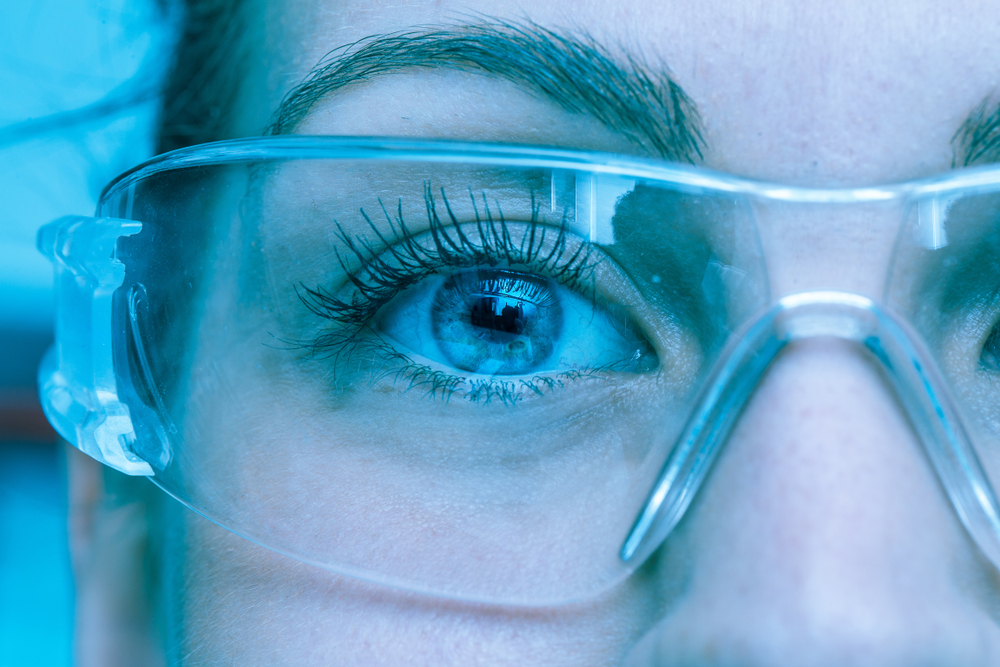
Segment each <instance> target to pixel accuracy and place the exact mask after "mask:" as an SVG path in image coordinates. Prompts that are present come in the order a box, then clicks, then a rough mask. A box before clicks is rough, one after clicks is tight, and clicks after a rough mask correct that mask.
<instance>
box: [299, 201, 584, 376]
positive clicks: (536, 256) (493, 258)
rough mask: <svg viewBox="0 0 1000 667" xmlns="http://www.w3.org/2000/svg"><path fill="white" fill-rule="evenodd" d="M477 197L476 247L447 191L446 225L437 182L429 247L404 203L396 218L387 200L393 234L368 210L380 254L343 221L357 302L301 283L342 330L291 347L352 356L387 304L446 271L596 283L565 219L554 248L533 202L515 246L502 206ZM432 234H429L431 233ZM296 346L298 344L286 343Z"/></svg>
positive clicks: (430, 206) (307, 300)
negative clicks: (354, 265) (500, 269)
mask: <svg viewBox="0 0 1000 667" xmlns="http://www.w3.org/2000/svg"><path fill="white" fill-rule="evenodd" d="M469 197H470V200H471V201H472V204H473V211H474V218H475V219H474V220H473V221H469V222H468V223H465V224H473V223H474V224H475V225H476V229H477V232H478V234H479V238H480V240H481V241H480V242H479V243H476V242H473V241H472V240H471V239H470V238H469V237H468V236H467V235H466V233H465V232H464V231H463V230H462V224H463V223H461V222H460V221H459V219H458V218H457V217H456V216H455V214H454V212H453V211H452V208H451V205H450V204H449V202H448V198H447V196H446V195H445V192H444V188H441V191H440V198H441V202H442V203H443V205H444V208H445V210H446V211H447V218H448V220H449V222H450V225H449V224H446V223H445V221H443V220H442V219H441V216H440V215H439V213H438V206H437V201H436V198H435V196H434V193H433V191H432V189H431V186H430V184H429V183H424V204H425V209H426V212H427V222H428V232H427V233H429V235H430V239H431V244H430V246H429V247H425V246H424V245H422V244H421V243H419V242H418V241H417V237H416V236H414V235H413V234H412V232H411V231H410V229H409V227H408V226H407V224H406V222H405V220H404V218H403V211H402V208H403V205H402V199H400V200H399V203H398V206H397V212H396V216H395V219H394V218H393V216H391V215H390V214H389V211H388V210H387V209H386V207H385V205H384V204H383V203H382V200H381V199H379V200H378V201H379V206H380V207H381V210H382V213H383V215H384V216H385V219H386V222H387V224H388V227H389V230H390V233H389V235H386V234H384V233H383V232H381V231H380V230H379V229H378V227H377V226H376V224H375V222H374V221H373V220H372V219H371V218H370V217H369V216H368V214H367V213H366V212H365V211H364V209H361V215H362V216H363V217H364V219H365V220H366V222H367V223H368V226H369V227H370V229H371V230H372V232H373V233H374V235H375V237H376V238H377V240H378V243H380V244H381V246H382V248H381V249H379V248H376V247H375V246H374V244H373V243H372V241H370V240H369V239H367V238H365V237H357V238H352V237H351V236H350V235H349V234H348V233H347V232H345V231H344V229H343V227H342V226H341V225H340V223H335V224H336V226H337V237H338V239H339V240H340V241H341V243H342V244H343V245H344V247H345V248H346V250H347V252H348V253H350V255H353V257H354V258H355V260H356V261H357V262H358V263H359V264H360V268H359V269H356V270H354V271H351V270H350V268H349V265H348V261H347V260H346V259H345V258H344V256H343V255H342V254H341V253H340V251H339V250H337V251H335V252H336V256H337V261H338V263H339V265H340V267H341V268H342V269H343V270H344V272H345V273H346V275H347V276H348V279H349V280H350V281H351V283H352V284H353V286H354V288H355V290H354V292H353V294H352V296H351V299H350V301H345V300H343V299H341V298H339V297H337V296H336V295H334V294H332V293H331V292H329V291H327V290H326V289H324V288H323V287H321V286H318V287H315V288H310V287H307V286H306V285H304V284H302V285H300V288H301V291H299V288H296V294H297V295H298V297H299V299H300V301H302V303H303V304H304V305H305V306H306V308H308V309H309V310H310V311H311V312H312V313H314V314H315V315H317V316H319V317H322V318H324V319H326V320H330V321H332V322H334V323H336V324H337V325H339V326H336V327H334V328H333V329H332V330H329V331H327V332H326V333H323V334H320V335H319V336H318V337H316V338H315V339H314V340H312V341H298V342H291V344H292V345H294V346H295V347H300V348H304V349H308V350H309V351H311V352H312V353H318V354H324V355H326V356H334V357H338V356H340V355H341V354H343V353H344V352H345V351H346V350H349V349H353V345H354V344H355V343H356V342H357V340H358V336H359V334H360V333H361V332H362V331H363V330H364V329H365V327H366V326H367V325H368V324H369V323H370V322H371V321H372V319H373V318H374V316H375V315H376V313H377V312H378V311H379V309H380V308H382V306H384V305H385V304H386V303H388V302H389V301H391V300H392V299H393V298H394V297H395V296H396V295H397V294H399V293H401V292H402V291H404V290H405V289H407V288H408V287H410V286H412V285H414V284H416V283H417V282H419V281H420V280H422V279H423V278H425V277H427V276H428V275H431V274H433V273H434V272H436V271H438V270H440V269H442V268H470V267H475V266H484V265H487V266H491V267H492V266H496V265H497V264H499V263H501V262H506V263H507V264H508V265H510V266H515V265H525V266H529V267H531V268H532V269H533V270H536V271H542V272H545V273H546V275H548V276H549V277H550V278H552V279H553V280H555V281H557V282H559V283H560V284H563V285H565V286H567V287H569V288H571V289H577V290H580V289H581V288H582V287H583V286H584V284H585V283H587V282H588V281H589V279H590V278H591V277H592V273H593V270H594V266H595V264H594V263H593V262H592V261H591V256H592V254H593V247H592V246H591V245H589V244H587V243H581V244H579V246H578V247H577V248H576V249H575V250H572V251H570V249H569V244H568V239H569V230H568V227H567V224H566V219H565V217H564V218H563V220H562V221H561V224H560V226H559V228H558V232H557V234H558V235H557V237H556V239H555V242H554V243H553V244H552V246H551V247H550V248H549V249H548V250H546V249H545V241H546V236H547V234H549V232H548V230H550V229H552V228H551V227H548V226H546V225H544V224H542V223H541V222H540V219H539V210H540V208H539V206H538V205H537V204H536V203H535V198H534V195H533V194H532V197H531V218H530V220H528V221H527V222H526V223H523V224H526V225H527V226H528V229H527V230H526V232H525V233H524V235H523V237H522V238H521V242H520V243H519V244H517V243H515V242H514V239H513V238H512V236H511V232H510V228H509V226H508V223H507V221H506V220H505V218H504V216H503V211H502V208H501V207H500V204H499V202H494V204H495V207H496V210H497V214H496V215H494V214H493V211H492V209H491V207H490V206H489V201H488V200H487V198H486V195H485V193H484V194H483V195H482V208H483V211H484V214H485V215H481V214H480V210H479V203H477V201H476V198H475V196H474V195H473V193H472V191H471V189H470V191H469ZM424 235H426V233H425V234H424ZM286 342H290V341H286Z"/></svg>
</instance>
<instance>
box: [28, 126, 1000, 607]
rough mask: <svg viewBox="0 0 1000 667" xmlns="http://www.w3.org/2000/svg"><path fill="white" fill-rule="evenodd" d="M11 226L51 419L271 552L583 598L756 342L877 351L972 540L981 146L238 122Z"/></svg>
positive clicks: (999, 388)
mask: <svg viewBox="0 0 1000 667" xmlns="http://www.w3.org/2000/svg"><path fill="white" fill-rule="evenodd" d="M859 230H860V232H859ZM851 234H854V235H855V236H854V237H852V236H850V235H851ZM858 234H860V236H858ZM866 235H867V236H866ZM849 237H850V238H852V239H854V241H851V243H847V242H846V241H845V242H844V243H840V241H841V240H843V239H848V238H849ZM855 237H856V238H855ZM883 237H884V238H889V239H893V238H894V239H895V240H894V241H890V242H889V243H882V244H881V245H880V244H879V243H878V242H877V240H878V239H879V238H883ZM865 238H868V239H869V240H872V239H874V240H872V241H871V243H868V242H866V241H865ZM795 239H798V241H796V240H795ZM858 239H860V241H859V240H858ZM38 243H39V248H40V249H41V250H42V252H43V253H45V254H46V255H47V256H48V257H50V258H51V260H52V261H53V263H54V264H55V267H56V285H57V294H58V297H57V298H58V311H57V322H56V344H55V346H54V348H53V350H52V351H51V352H50V353H49V355H48V356H47V357H46V360H45V361H44V362H43V366H42V368H41V370H40V387H41V397H42V403H43V406H44V409H45V412H46V414H47V416H48V418H49V420H50V421H51V422H52V424H53V425H54V426H55V427H56V429H57V430H58V431H59V433H60V434H61V435H62V436H63V437H65V438H66V439H67V440H68V441H69V442H71V443H72V444H73V445H75V446H76V447H78V448H79V449H81V450H82V451H84V452H86V453H87V454H89V455H91V456H93V457H94V458H96V459H98V460H99V461H102V462H104V463H105V464H107V465H109V466H111V467H113V468H115V469H117V470H120V471H122V472H125V473H127V474H130V475H145V476H148V477H149V478H150V479H151V480H152V481H153V482H154V483H155V484H156V485H158V486H159V487H160V488H162V489H163V490H164V491H166V492H167V493H168V494H170V495H172V496H174V497H175V498H177V499H178V500H180V501H181V502H182V503H184V504H185V505H187V506H188V507H190V508H191V509H193V510H194V511H196V512H198V513H200V514H202V515H204V516H205V517H208V518H209V519H211V520H213V521H215V522H217V523H218V524H220V525H222V526H224V527H225V528H228V529H229V530H232V531H233V532H235V533H237V534H239V535H242V536H244V537H246V538H247V539H250V540H252V541H253V542H256V543H258V544H261V545H264V546H266V547H268V548H270V549H273V550H275V551H278V552H281V553H283V554H286V555H289V556H291V557H293V558H296V559H299V560H301V561H305V562H307V563H312V564H315V565H317V566H320V567H323V568H327V569H329V570H332V571H334V572H337V573H342V574H346V575H350V576H353V577H359V578H362V579H365V580H368V581H371V582H376V583H379V584H385V585H389V586H394V587H399V588H403V589H408V590H413V591H420V592H425V593H431V594H435V595H440V596H447V597H452V598H458V599H465V600H475V601H485V602H500V603H512V604H526V605H542V604H553V603H558V602H567V601H572V600H579V599H581V598H585V597H588V596H591V595H595V594H598V593H600V592H601V591H606V590H607V589H609V588H610V587H613V586H615V585H616V584H617V583H619V582H621V581H622V580H623V579H624V578H626V577H628V576H629V574H630V573H632V572H634V571H635V570H636V569H637V568H638V567H639V566H641V565H642V564H643V563H644V562H645V561H646V560H647V559H648V558H650V556H651V555H652V554H654V553H655V551H656V550H657V548H658V547H659V546H660V544H661V543H662V542H663V540H664V539H666V538H667V536H668V535H669V534H670V532H671V530H672V529H673V528H674V527H675V526H676V525H677V523H678V522H679V521H680V520H681V519H682V517H683V516H684V513H685V511H686V510H687V508H688V507H689V505H690V503H691V501H692V498H693V497H694V496H695V494H696V493H697V491H698V489H699V487H700V486H701V484H702V483H703V482H704V480H705V478H706V476H707V474H708V473H709V470H710V468H711V466H712V463H713V461H714V460H715V459H716V458H717V456H718V454H719V452H720V450H721V449H722V448H723V446H724V444H725V442H726V438H727V434H728V433H729V431H730V429H731V428H732V426H733V424H734V423H735V422H736V421H737V419H738V418H739V415H740V411H741V409H742V407H743V406H744V404H745V403H746V402H747V400H748V398H749V397H750V396H751V394H752V393H753V391H754V389H755V387H756V386H757V384H758V382H759V381H760V379H761V377H762V376H763V374H764V372H765V371H766V369H767V368H768V366H769V364H770V363H771V362H772V361H773V360H774V359H775V357H776V356H777V355H778V354H779V353H780V352H781V350H782V349H783V348H785V347H786V346H788V345H789V344H792V343H795V342H796V341H802V340H805V339H810V338H814V337H834V338H838V339H844V340H847V341H853V342H855V343H856V344H857V346H858V349H859V354H864V355H867V356H868V357H869V358H870V359H871V360H872V363H873V364H878V365H880V366H881V368H882V370H883V371H884V377H885V378H886V381H887V383H888V384H889V385H891V387H892V388H893V390H894V391H895V393H896V395H897V397H898V400H899V403H900V405H901V406H902V407H903V409H904V410H905V411H906V412H907V414H908V417H909V419H910V421H911V423H912V425H913V427H914V429H915V432H916V433H917V434H918V436H919V440H920V442H921V443H922V446H923V449H924V451H925V452H926V456H927V459H928V460H929V462H930V464H931V466H932V467H933V469H934V470H935V471H936V474H937V475H938V477H939V479H940V481H941V484H942V485H943V488H944V489H945V490H946V492H947V495H948V497H949V498H950V500H951V503H952V504H953V506H954V508H955V510H956V512H957V514H958V516H959V518H960V519H961V521H962V523H963V524H964V525H965V527H966V528H967V529H968V531H969V532H970V534H971V535H972V537H973V538H974V539H975V541H976V543H977V544H978V545H979V546H980V547H981V549H982V550H983V552H984V553H985V554H986V555H987V556H988V557H989V558H990V559H991V560H992V561H993V563H995V564H1000V516H998V506H997V501H996V499H995V496H994V493H993V491H992V488H991V485H990V483H989V481H988V479H989V477H990V476H995V475H996V474H997V473H998V468H1000V450H998V448H997V445H998V443H1000V400H998V399H1000V325H998V321H1000V169H996V168H985V169H974V170H963V171H956V172H953V173H950V174H946V175H944V176H941V177H937V178H933V179H928V180H922V181H916V182H912V183H905V184H900V185H893V186H887V187H876V188H863V189H826V190H822V189H804V188H792V187H782V186H775V185H771V184H767V183H760V182H755V181H749V180H744V179H739V178H734V177H731V176H727V175H724V174H719V173H715V172H711V171H708V170H705V169H701V168H695V167H688V166H678V165H674V164H668V163H662V162H656V161H649V160H639V159H625V158H621V157H617V156H612V155H605V154H597V153H583V152H573V151H563V150H549V149H539V148H525V147H504V146H489V145H479V144H460V143H449V142H427V141H405V140H383V139H357V138H335V137H275V138H259V139H250V140H240V141H230V142H221V143H216V144H208V145H204V146H197V147H193V148H190V149H183V150H179V151H175V152H173V153H170V154H168V155H165V156H161V157H158V158H155V159H153V160H150V161H149V162H147V163H146V164H144V165H142V166H140V167H137V168H136V169H134V170H132V171H130V172H128V173H126V174H124V175H123V176H121V177H119V178H118V179H117V180H115V181H114V182H113V183H111V184H110V185H109V186H108V187H107V188H106V190H105V191H104V193H103V195H102V197H101V199H100V202H99V204H98V210H97V214H96V216H95V217H93V218H87V217H68V218H62V219H60V220H57V221H55V222H53V223H51V224H50V225H47V226H46V227H44V228H43V229H42V230H41V231H40V233H39V237H38ZM852 244H853V245H852ZM827 246H829V247H830V248H827ZM842 246H843V247H842ZM836 248H841V250H839V251H837V250H835V249H836ZM844 248H846V250H845V249H844ZM880 248H881V249H880ZM764 249H766V250H767V252H765V251H764ZM831 249H832V250H831ZM828 250H829V252H828ZM833 252H841V253H842V254H844V256H845V258H846V259H845V258H841V259H836V260H831V259H830V257H829V254H830V253H833ZM866 253H870V256H869V254H866ZM823 267H826V268H823ZM871 276H874V278H871ZM772 285H773V287H772ZM865 350H867V351H865ZM988 473H989V474H988Z"/></svg>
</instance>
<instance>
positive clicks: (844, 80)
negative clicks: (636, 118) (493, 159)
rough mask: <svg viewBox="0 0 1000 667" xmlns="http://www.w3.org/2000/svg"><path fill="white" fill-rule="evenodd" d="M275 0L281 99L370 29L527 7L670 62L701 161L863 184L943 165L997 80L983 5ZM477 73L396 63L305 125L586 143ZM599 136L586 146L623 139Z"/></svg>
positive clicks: (741, 170) (515, 16)
mask: <svg viewBox="0 0 1000 667" xmlns="http://www.w3.org/2000/svg"><path fill="white" fill-rule="evenodd" d="M272 2H277V4H275V5H274V6H273V7H272V11H271V15H272V16H280V19H281V20H280V21H270V22H269V28H268V30H269V31H270V33H271V34H270V36H269V39H270V40H271V41H270V43H272V44H276V43H280V44H281V45H282V46H281V48H278V49H276V52H278V53H281V54H282V55H281V56H280V57H278V58H277V60H278V62H274V61H271V62H270V63H269V67H270V68H271V71H272V76H273V72H274V71H278V72H281V74H280V76H281V77H283V78H284V83H283V84H278V85H275V86H273V88H274V91H272V97H273V98H274V100H276V99H278V98H279V97H280V94H283V92H285V91H287V89H288V88H289V87H291V86H292V85H294V84H295V83H297V82H298V81H299V80H301V78H302V77H303V76H305V75H306V73H307V72H308V71H309V69H310V68H311V67H312V66H313V65H314V64H315V63H316V62H317V61H318V60H319V59H320V58H322V56H323V55H324V54H326V53H328V52H329V51H330V50H332V49H334V48H336V47H339V46H342V45H344V44H348V43H351V42H353V41H356V40H358V39H361V38H364V37H366V36H369V35H373V34H384V33H389V32H392V31H396V30H405V29H412V28H414V27H415V26H428V25H436V24H448V23H453V22H455V21H469V20H472V21H475V20H478V19H479V18H482V17H497V18H502V19H508V20H516V21H521V20H525V19H527V20H529V21H532V22H535V23H538V24H539V25H542V26H546V27H550V28H555V29H558V30H566V31H570V32H573V31H583V32H586V33H588V34H589V35H592V36H593V37H594V38H595V39H597V40H598V41H600V42H602V43H604V44H606V45H608V46H609V48H611V49H612V50H615V49H617V48H619V47H620V48H621V49H622V50H623V51H624V52H625V53H629V54H634V55H637V56H639V57H641V58H643V59H644V60H646V61H648V62H651V63H665V64H666V65H667V66H669V68H670V70H671V72H672V76H673V78H674V79H675V80H676V81H677V82H678V83H679V84H680V85H681V86H682V87H683V89H684V90H685V92H686V93H687V94H688V95H689V96H690V97H691V98H692V100H693V101H694V103H695V104H696V105H697V108H698V110H699V111H700V114H701V116H702V120H703V124H704V133H705V139H706V143H707V146H706V152H705V163H706V164H708V165H709V166H712V167H715V168H718V169H722V170H725V171H728V172H731V173H736V174H740V175H745V176H751V177H755V178H761V179H767V180H777V181H781V182H786V183H795V184H809V185H828V186H834V185H860V184H870V183H875V182H885V181H896V180H904V179H909V178H914V177H917V176H922V175H927V174H931V173H935V172H939V171H942V170H944V169H947V168H948V167H949V166H950V165H951V161H952V156H953V151H952V147H951V145H950V140H951V138H952V136H953V135H954V133H955V131H956V130H957V129H958V127H959V126H960V125H961V123H962V121H963V120H964V118H965V117H966V116H967V115H968V114H969V112H970V111H971V110H972V109H974V108H975V107H976V106H977V105H978V104H979V103H980V102H981V101H982V100H983V99H984V98H986V97H988V96H990V95H992V94H993V93H994V92H995V90H996V88H997V87H998V83H1000V40H996V39H995V35H994V33H995V26H996V25H998V19H1000V5H997V4H996V3H989V2H977V1H965V0H963V1H959V2H948V3H944V2H929V1H923V2H922V1H916V2H914V1H911V0H891V1H889V2H883V3H869V2H864V1H863V0H846V1H845V2H839V3H814V2H805V3H803V2H797V1H794V0H778V1H770V2H757V1H753V0H751V1H748V2H738V3H736V2H724V1H721V0H720V1H708V2H699V3H689V2H679V1H677V2H674V1H667V2H660V1H656V2H649V1H643V0H631V1H629V0H625V1H620V0H616V1H615V2H598V1H591V2H569V1H566V2H548V3H530V4H518V3H511V2H504V1H503V0H490V1H489V2H485V1H479V0H476V1H472V2H450V1H448V0H444V1H438V2H411V3H398V2H386V1H378V2H365V3H359V2H354V3H351V2H348V3H342V2H333V1H332V0H320V1H319V2H316V1H315V0H280V1H279V0H272ZM473 78H485V77H471V76H438V77H434V76H428V75H426V74H425V75H424V79H423V80H420V77H419V76H418V75H417V73H413V74H412V75H411V76H407V75H406V74H405V73H400V74H399V75H397V76H394V77H390V78H387V79H386V80H384V81H382V82H381V83H378V82H369V83H367V84H364V85H363V86H359V87H354V86H352V87H350V89H348V90H344V91H341V92H340V93H336V94H335V95H334V96H332V98H335V99H331V100H330V101H329V102H328V103H327V107H326V110H327V111H329V110H330V108H331V107H330V106H329V105H331V104H332V105H335V106H334V108H335V109H336V113H334V114H326V116H325V117H324V115H323V113H322V112H323V110H324V107H323V105H318V106H317V107H316V108H315V110H314V113H313V116H314V117H316V118H319V120H314V121H312V125H311V126H310V127H309V131H310V132H321V133H337V134H387V135H392V134H407V133H408V132H410V133H418V134H419V133H423V134H425V135H426V134H430V135H437V136H455V137H457V138H465V139H469V138H472V139H487V140H499V141H503V140H505V138H507V139H509V140H513V141H517V140H524V139H525V137H524V136H523V135H525V133H526V128H527V129H534V130H536V132H535V134H536V135H537V136H535V137H534V138H532V137H531V136H528V137H527V139H528V140H530V141H531V142H532V143H555V144H562V145H573V143H574V137H575V138H577V142H582V143H588V142H587V141H584V140H582V139H580V137H582V136H584V135H586V132H582V131H581V129H580V128H579V127H577V126H574V125H573V122H575V121H579V120H580V119H567V118H565V114H562V115H560V114H559V112H558V110H556V109H554V108H549V109H547V110H546V109H545V108H544V107H545V105H544V104H542V103H540V102H538V103H537V104H536V102H532V101H531V100H530V99H525V100H520V99H519V98H518V97H517V93H516V91H512V90H510V89H511V88H512V86H510V85H508V84H505V83H502V82H498V81H495V80H491V81H472V80H471V79H473ZM525 97H526V98H530V95H525ZM274 100H272V104H271V107H272V110H273V107H274V106H275V105H276V104H275V102H274ZM408 111H413V112H415V113H416V114H417V115H418V116H419V118H420V123H415V122H414V119H413V116H412V115H408ZM352 116H353V120H352ZM477 118H478V119H479V120H478V121H477V120H476V119H477ZM556 123H560V124H561V125H565V124H567V123H568V127H569V129H568V130H566V131H563V132H557V131H555V130H553V129H552V126H553V125H554V124H556ZM486 124H488V125H489V131H488V132H485V134H484V131H483V126H484V125H486ZM505 124H506V125H508V126H509V127H507V128H505V127H504V125H505ZM528 126H531V127H528ZM414 127H417V130H414ZM546 128H548V129H546ZM366 129H367V130H368V131H365V130H366ZM373 130H374V131H373ZM505 132H506V133H507V134H509V137H505ZM593 132H594V133H596V134H600V130H598V129H593ZM528 134H529V135H530V132H529V133H528ZM534 139H537V141H536V140H534ZM595 141H596V143H597V144H598V145H597V146H593V145H588V146H586V147H604V148H607V149H610V150H619V149H620V147H621V146H620V144H618V145H616V144H615V142H614V139H613V138H612V137H598V138H597V139H596V140H595Z"/></svg>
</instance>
